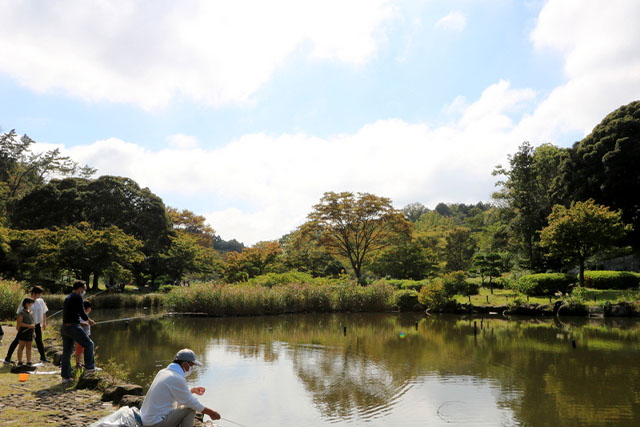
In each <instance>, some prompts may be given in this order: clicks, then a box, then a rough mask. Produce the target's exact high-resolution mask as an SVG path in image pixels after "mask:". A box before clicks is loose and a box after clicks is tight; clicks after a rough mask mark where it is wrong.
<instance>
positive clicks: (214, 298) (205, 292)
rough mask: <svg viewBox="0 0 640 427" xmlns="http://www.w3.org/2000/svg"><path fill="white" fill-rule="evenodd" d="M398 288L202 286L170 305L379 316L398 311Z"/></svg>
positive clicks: (174, 295)
mask: <svg viewBox="0 0 640 427" xmlns="http://www.w3.org/2000/svg"><path fill="white" fill-rule="evenodd" d="M393 294H394V288H393V286H390V285H388V284H385V283H376V284H373V285H370V286H360V285H358V284H356V283H355V282H343V283H339V284H332V285H322V286H321V285H317V284H310V283H290V284H278V285H273V286H271V287H269V286H261V285H253V284H234V285H230V284H219V283H202V284H195V285H192V286H191V287H188V288H176V289H174V290H172V291H171V292H170V293H169V294H168V295H167V304H168V305H169V306H171V307H173V308H174V309H175V310H176V311H182V312H203V313H207V314H209V315H211V316H249V315H263V314H282V313H311V312H346V311H350V312H360V311H367V312H378V311H389V310H393V309H394V305H393Z"/></svg>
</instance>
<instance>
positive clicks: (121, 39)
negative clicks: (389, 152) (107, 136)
mask: <svg viewBox="0 0 640 427" xmlns="http://www.w3.org/2000/svg"><path fill="white" fill-rule="evenodd" d="M389 3H390V2H389V1H388V0H353V1H341V0H314V1H304V2H301V1H298V0H272V1H250V0H236V1H215V2H214V1H208V0H185V1H181V2H139V1H135V0H123V1H118V2H102V1H86V0H70V1H64V2H62V1H47V2H0V16H2V22H3V24H2V25H1V26H0V57H1V58H2V61H0V72H4V73H6V74H8V75H10V76H12V77H13V78H14V79H16V80H18V81H19V82H20V83H21V84H22V85H24V86H26V87H28V88H31V89H33V90H35V91H38V92H47V91H62V92H63V93H66V94H68V95H70V96H73V97H78V98H81V99H85V100H88V101H104V100H106V101H112V102H126V103H132V104H135V105H139V106H141V107H143V108H145V109H151V108H157V107H162V106H165V105H167V104H168V103H169V102H170V101H171V100H172V99H174V98H176V97H185V98H188V99H192V100H195V101H197V102H201V103H204V104H207V105H213V106H219V105H222V104H237V103H245V102H250V101H251V99H250V98H251V96H252V95H253V94H254V93H255V92H256V91H257V90H258V89H259V88H260V87H261V86H263V85H264V84H265V83H266V82H267V81H268V80H269V79H270V78H271V76H272V75H273V73H274V72H275V70H276V69H277V68H278V66H279V65H280V64H282V63H283V61H285V60H286V58H287V57H288V56H290V55H291V54H292V53H294V52H296V51H300V50H302V51H303V52H304V53H306V54H307V55H308V56H309V57H310V58H315V59H322V60H332V61H340V62H344V63H347V64H351V65H355V66H358V65H361V64H363V63H365V62H366V61H368V60H369V59H370V58H371V57H372V56H373V55H375V53H376V51H377V47H378V41H379V39H380V38H381V34H380V32H381V31H382V26H383V24H384V23H385V22H387V21H388V20H389V19H390V18H392V17H393V16H394V13H395V12H394V7H392V6H391V5H390V4H389Z"/></svg>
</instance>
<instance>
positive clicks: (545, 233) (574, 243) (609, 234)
mask: <svg viewBox="0 0 640 427" xmlns="http://www.w3.org/2000/svg"><path fill="white" fill-rule="evenodd" d="M630 230H631V226H625V224H624V223H623V222H622V213H621V212H620V211H611V210H610V209H609V208H608V207H606V206H602V205H597V204H596V203H595V202H594V201H593V200H591V199H590V200H587V201H586V202H572V203H571V206H570V207H569V208H566V207H564V206H562V205H556V206H554V207H553V211H552V212H551V214H550V215H549V225H548V226H547V227H545V228H544V229H543V230H542V232H541V233H540V235H541V243H542V245H543V246H544V247H547V248H548V249H549V251H550V253H551V254H552V255H554V256H559V257H561V258H563V259H564V260H566V261H569V262H571V261H573V262H577V263H578V267H579V270H580V275H579V278H580V285H581V286H583V285H584V264H585V261H586V260H587V258H589V257H590V256H593V255H595V254H597V253H598V252H600V251H602V250H604V249H607V248H610V247H612V246H613V245H615V243H616V242H618V241H619V240H620V239H622V238H623V237H624V235H625V234H626V233H627V232H628V231H630Z"/></svg>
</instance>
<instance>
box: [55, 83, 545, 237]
mask: <svg viewBox="0 0 640 427" xmlns="http://www.w3.org/2000/svg"><path fill="white" fill-rule="evenodd" d="M533 96H534V94H533V93H532V92H531V91H528V90H514V89H511V88H510V86H509V83H507V82H504V81H501V82H499V83H496V84H495V85H492V86H490V87H489V88H487V90H485V91H484V93H483V94H482V95H481V97H480V98H479V99H478V100H477V101H476V102H474V103H472V104H471V105H469V106H468V107H467V108H466V109H465V110H464V113H463V114H462V115H461V117H460V118H459V119H458V120H457V121H456V122H455V123H453V124H451V125H449V126H442V127H438V128H433V129H431V128H429V127H428V126H427V125H425V124H422V123H407V122H405V121H403V120H399V119H389V120H379V121H376V122H374V123H370V124H367V125H365V126H363V127H362V128H361V129H359V130H358V131H357V132H355V133H352V134H342V135H336V136H333V137H330V138H317V137H313V136H310V135H307V134H303V133H299V134H283V135H279V136H269V135H265V134H247V135H244V136H242V137H240V138H238V139H236V140H234V141H231V142H230V143H228V144H227V145H225V146H223V147H220V148H216V149H202V148H193V147H171V148H166V149H161V150H149V149H145V148H143V147H141V146H139V145H137V144H134V143H131V142H126V141H122V140H120V139H117V138H111V139H109V140H104V141H97V142H95V143H93V144H91V145H87V146H76V147H68V148H67V149H65V152H67V153H68V154H70V155H71V156H72V157H73V158H74V159H76V160H78V161H80V162H82V163H88V164H90V165H92V166H94V167H96V168H98V170H99V173H100V174H115V175H124V176H129V177H131V178H133V179H135V180H136V181H138V182H139V183H140V185H142V186H145V187H149V188H151V190H152V191H154V192H156V193H157V194H159V195H160V196H161V197H163V198H164V199H165V200H166V199H170V198H171V197H173V196H176V197H178V196H179V197H182V198H184V197H194V198H196V197H197V198H199V199H210V200H215V201H216V202H217V203H212V206H213V205H224V206H225V207H223V208H221V209H218V210H216V209H211V211H210V212H202V213H204V214H205V215H206V216H207V218H208V220H209V222H210V223H211V225H212V226H213V227H214V228H215V229H216V230H217V231H218V232H219V233H220V234H221V235H222V236H223V237H224V238H227V239H229V238H237V239H239V240H241V241H244V242H246V243H254V242H256V241H259V240H267V239H276V238H279V237H280V236H282V235H283V234H285V233H287V232H289V231H291V230H293V229H294V228H295V227H296V226H297V225H299V224H301V223H302V222H303V221H304V220H305V217H306V215H307V214H308V213H309V212H310V210H311V207H312V205H313V204H315V203H317V202H318V200H319V199H320V197H321V196H322V193H323V192H325V191H354V192H357V191H362V192H371V193H374V194H378V195H383V196H386V197H391V198H392V199H393V201H394V202H395V204H396V206H398V207H402V206H404V205H405V204H407V203H410V202H414V201H420V202H422V203H426V204H428V205H431V206H433V205H435V204H436V203H437V202H440V201H453V200H451V198H452V195H455V201H464V202H475V201H478V200H479V199H478V197H479V196H478V195H480V198H481V199H485V200H486V199H487V198H488V197H489V195H490V193H491V191H492V189H493V178H492V176H491V171H492V169H493V166H495V164H497V163H499V162H500V160H501V159H502V158H503V157H504V156H505V155H506V153H509V152H512V151H513V150H514V148H515V147H516V146H517V143H518V142H520V139H519V138H516V137H514V135H513V134H512V132H513V130H514V129H515V128H516V126H517V123H514V122H513V120H512V119H510V118H509V117H508V116H507V115H506V114H505V112H506V111H511V110H513V109H518V108H520V105H521V104H528V103H530V102H531V100H532V98H533ZM232 206H244V208H243V209H239V208H237V207H232ZM181 207H184V208H189V206H181Z"/></svg>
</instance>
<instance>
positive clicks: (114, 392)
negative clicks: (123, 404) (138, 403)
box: [102, 384, 142, 403]
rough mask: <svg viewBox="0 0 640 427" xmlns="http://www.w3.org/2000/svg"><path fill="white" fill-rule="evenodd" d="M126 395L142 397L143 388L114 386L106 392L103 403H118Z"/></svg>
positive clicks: (131, 385) (130, 385)
mask: <svg viewBox="0 0 640 427" xmlns="http://www.w3.org/2000/svg"><path fill="white" fill-rule="evenodd" d="M124 395H134V396H142V386H139V385H136V384H117V385H114V386H112V387H109V388H107V389H106V390H105V391H104V393H103V394H102V401H103V402H113V403H118V402H120V399H122V396H124Z"/></svg>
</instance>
